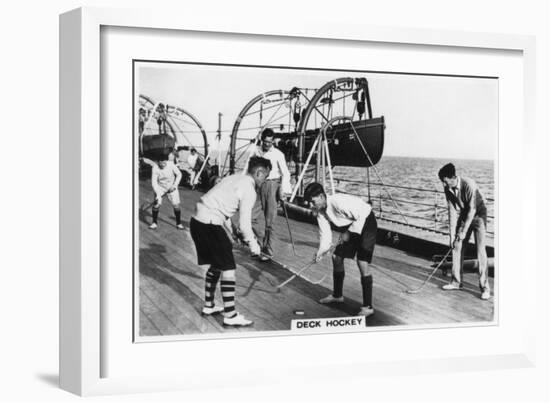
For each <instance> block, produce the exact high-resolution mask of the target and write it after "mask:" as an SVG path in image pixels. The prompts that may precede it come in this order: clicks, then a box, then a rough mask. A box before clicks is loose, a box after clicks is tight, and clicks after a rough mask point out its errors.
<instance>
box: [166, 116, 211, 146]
mask: <svg viewBox="0 0 550 403" xmlns="http://www.w3.org/2000/svg"><path fill="white" fill-rule="evenodd" d="M172 120H174V119H172ZM172 123H173V124H174V126H176V129H178V130H179V131H180V133H181V135H182V136H183V138H184V139H185V140H187V142H188V143H189V145H190V146H191V147H193V146H194V144H193V143H191V142H190V141H189V139H188V138H187V136H186V135H185V133H184V132H183V130H181V128H180V127H179V126H178V125H177V124H176V122H172ZM174 137H175V136H174ZM175 140H176V141H177V139H175ZM204 140H206V139H204Z"/></svg>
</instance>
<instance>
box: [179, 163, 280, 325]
mask: <svg viewBox="0 0 550 403" xmlns="http://www.w3.org/2000/svg"><path fill="white" fill-rule="evenodd" d="M270 170H271V163H270V162H269V160H266V159H265V158H261V157H253V158H251V159H250V162H249V164H248V171H247V172H246V173H245V174H236V175H231V176H228V177H226V178H224V179H222V180H221V182H219V183H218V184H217V185H216V186H214V187H213V188H212V189H210V191H208V193H206V194H205V195H204V196H202V197H201V199H200V201H199V202H198V203H197V209H196V213H195V215H194V216H193V217H192V218H191V222H190V224H189V225H190V229H191V237H192V238H193V242H194V243H195V248H196V250H197V262H198V264H199V265H209V268H208V271H207V272H206V279H205V304H204V307H203V309H202V313H203V315H212V314H215V313H219V312H222V311H223V315H224V319H223V323H224V325H228V326H249V325H251V324H252V321H250V320H248V319H245V318H244V317H243V316H242V315H241V314H239V313H237V311H236V309H235V284H236V282H235V269H236V265H235V259H234V257H233V245H232V243H231V241H230V239H229V237H228V236H227V232H226V230H225V229H224V227H225V228H226V229H227V230H229V231H231V223H230V218H231V217H232V216H233V215H235V213H237V211H238V212H239V230H240V233H241V236H242V238H243V240H244V242H245V243H247V244H248V246H249V248H250V250H251V252H252V253H253V254H260V245H259V244H258V242H257V241H256V238H255V236H254V233H253V232H252V225H251V213H252V207H253V206H254V203H255V202H256V188H257V187H259V186H261V184H262V183H263V182H264V181H265V179H266V178H267V176H268V175H269V171H270ZM220 277H221V284H220V288H221V292H222V300H223V305H224V307H223V308H221V307H217V306H215V305H214V293H215V290H216V285H217V283H218V280H219V279H220Z"/></svg>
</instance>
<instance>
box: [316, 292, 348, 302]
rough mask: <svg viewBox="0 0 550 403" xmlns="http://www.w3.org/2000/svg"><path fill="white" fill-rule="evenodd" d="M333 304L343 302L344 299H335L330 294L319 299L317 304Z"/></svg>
mask: <svg viewBox="0 0 550 403" xmlns="http://www.w3.org/2000/svg"><path fill="white" fill-rule="evenodd" d="M333 302H344V297H343V296H341V297H335V296H334V295H332V294H330V295H327V296H326V297H325V298H321V299H320V300H319V303H321V304H332V303H333Z"/></svg>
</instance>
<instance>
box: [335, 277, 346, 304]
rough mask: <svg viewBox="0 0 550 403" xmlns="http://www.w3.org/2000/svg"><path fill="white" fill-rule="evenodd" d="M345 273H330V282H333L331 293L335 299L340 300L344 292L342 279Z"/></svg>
mask: <svg viewBox="0 0 550 403" xmlns="http://www.w3.org/2000/svg"><path fill="white" fill-rule="evenodd" d="M345 276H346V272H344V271H333V272H332V281H333V290H334V291H333V292H332V296H333V297H335V298H340V297H341V296H342V293H343V291H344V277H345Z"/></svg>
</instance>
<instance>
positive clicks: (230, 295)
mask: <svg viewBox="0 0 550 403" xmlns="http://www.w3.org/2000/svg"><path fill="white" fill-rule="evenodd" d="M221 289H222V299H223V310H224V313H225V316H226V317H227V318H232V317H233V316H235V315H236V314H237V311H235V280H222V281H221Z"/></svg>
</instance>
